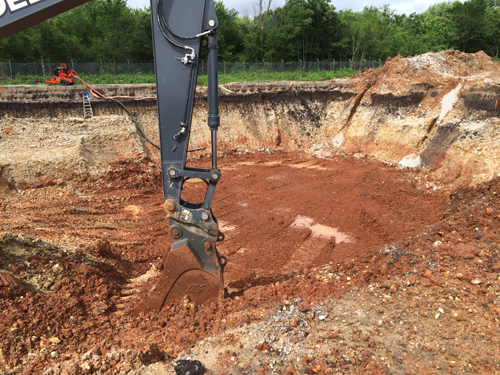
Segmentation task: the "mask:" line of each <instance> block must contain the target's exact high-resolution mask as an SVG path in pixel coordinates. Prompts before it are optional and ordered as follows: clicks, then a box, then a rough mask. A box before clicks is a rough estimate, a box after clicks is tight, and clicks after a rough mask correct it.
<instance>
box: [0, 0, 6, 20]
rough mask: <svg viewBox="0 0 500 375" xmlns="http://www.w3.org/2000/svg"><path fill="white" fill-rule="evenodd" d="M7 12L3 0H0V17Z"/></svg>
mask: <svg viewBox="0 0 500 375" xmlns="http://www.w3.org/2000/svg"><path fill="white" fill-rule="evenodd" d="M6 10H7V4H5V0H0V17H2V16H3V15H4V13H5V11H6Z"/></svg>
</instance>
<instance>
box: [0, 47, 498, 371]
mask: <svg viewBox="0 0 500 375" xmlns="http://www.w3.org/2000/svg"><path fill="white" fill-rule="evenodd" d="M412 59H413V60H412ZM477 60H479V61H480V62H481V64H479V65H480V66H481V67H482V68H481V69H484V67H485V66H487V64H486V63H485V61H486V62H487V63H489V60H486V58H485V57H484V56H483V55H481V54H476V55H466V54H459V55H457V52H455V51H447V52H445V53H441V54H426V55H422V56H420V57H415V58H411V59H402V58H396V59H394V60H393V62H392V63H391V62H389V63H388V64H387V65H386V66H385V67H384V68H381V69H386V70H377V71H373V72H370V71H368V72H365V73H363V74H361V75H360V76H358V77H353V78H351V79H350V80H343V81H342V82H337V83H328V84H325V83H322V84H316V85H315V84H303V86H301V87H294V86H293V84H283V83H281V84H271V85H269V84H267V85H263V86H259V85H254V86H243V87H242V85H238V84H234V85H227V86H225V87H223V88H221V109H222V118H223V119H224V115H225V116H226V118H229V119H230V120H229V122H230V123H226V126H224V123H223V127H222V129H221V147H220V162H219V165H220V169H221V171H222V175H223V177H222V180H221V182H220V183H219V184H218V187H217V192H216V195H215V199H214V206H213V211H214V214H215V215H216V216H217V218H218V220H219V223H220V226H221V230H222V231H223V232H224V233H225V236H226V238H225V240H224V241H223V242H222V243H220V244H219V245H218V250H219V251H220V252H221V253H222V254H223V255H225V256H226V257H227V258H228V265H227V267H226V268H225V273H224V279H225V284H226V288H227V296H226V298H225V299H224V300H221V301H219V302H218V303H216V304H215V303H214V304H211V305H206V306H197V305H194V304H191V303H190V302H189V301H184V302H183V303H179V304H171V305H169V306H167V308H165V309H164V310H163V311H162V312H159V313H158V312H154V313H149V314H146V315H144V314H142V315H140V316H139V317H131V316H130V315H129V314H128V313H127V309H125V310H124V309H122V304H123V303H122V301H121V300H120V291H121V290H122V288H124V287H125V286H126V285H127V283H128V282H129V280H130V279H132V278H135V277H140V276H141V275H144V274H152V271H154V270H155V269H156V268H157V267H156V266H157V265H158V264H159V261H160V259H161V257H163V256H164V255H165V254H166V252H168V250H169V249H170V237H169V235H168V226H167V222H166V220H165V216H166V213H165V212H164V210H163V191H162V182H161V170H160V161H159V153H158V152H157V151H155V150H154V149H153V148H152V147H150V146H148V145H147V144H146V143H145V142H144V140H143V139H141V138H140V136H139V135H138V134H137V132H136V130H135V128H134V125H133V123H132V122H131V121H130V120H129V119H128V118H127V117H126V116H124V115H123V114H117V113H116V109H114V107H112V106H109V107H107V106H106V105H105V104H99V103H95V109H96V110H95V112H96V114H97V116H96V117H94V118H93V119H90V120H82V119H80V118H77V116H76V113H77V112H76V111H80V110H81V108H80V107H81V103H80V107H76V106H74V105H73V104H64V103H70V102H71V101H73V98H72V97H70V95H67V94H65V93H63V95H67V97H66V98H64V97H58V99H57V100H51V99H50V98H49V99H47V97H44V95H45V94H44V95H41V94H40V93H39V92H37V91H36V90H35V91H33V90H32V89H17V90H20V91H19V92H21V91H23V90H24V92H27V96H29V98H30V100H29V103H28V104H26V106H25V107H23V106H21V105H19V103H18V102H16V103H17V104H12V105H10V104H6V103H7V102H8V100H11V101H12V99H13V98H15V95H20V94H16V92H12V93H11V94H9V97H7V96H6V95H7V94H5V93H6V92H7V90H4V92H3V94H2V95H3V96H0V104H1V105H0V108H1V109H2V110H3V111H4V112H3V114H2V116H0V137H1V138H0V147H1V149H2V152H1V154H0V174H1V177H2V178H1V181H0V196H1V200H0V309H1V311H2V314H1V315H0V373H6V374H47V375H49V374H50V375H52V374H53V375H55V374H184V375H187V374H190V375H194V374H210V375H220V374H225V375H229V374H232V375H239V374H260V375H262V374H283V375H284V374H287V375H292V374H448V373H450V374H463V373H477V374H495V373H500V357H499V355H500V351H499V349H498V347H499V344H500V343H499V341H500V340H499V333H500V332H499V330H500V326H499V323H500V299H499V293H500V289H499V288H500V259H499V257H500V254H499V247H498V243H499V237H500V204H499V203H500V199H499V197H498V196H499V195H500V177H499V172H500V169H499V167H498V163H497V161H496V160H497V159H496V158H497V156H498V153H500V150H499V147H498V145H499V143H500V142H499V139H500V136H499V132H498V125H499V121H498V119H499V117H498V114H497V113H496V108H497V107H496V106H494V104H491V103H495V100H497V101H498V99H500V96H499V97H498V99H495V95H498V93H499V92H498V90H497V89H496V88H495V87H496V86H495V85H496V81H494V79H496V78H495V77H497V76H495V74H497V70H495V69H497V66H496V65H494V64H493V65H491V67H490V73H491V74H490V77H493V78H488V79H493V82H489V81H488V79H486V78H484V76H477V77H476V76H474V74H475V71H474V69H475V66H476V65H477V64H476V63H477ZM443 61H444V62H443ZM449 61H459V62H460V63H461V64H465V65H466V66H468V68H467V75H466V76H465V78H464V74H463V72H464V68H463V67H457V66H456V65H453V69H451V71H452V73H450V74H451V75H448V73H447V71H444V70H443V71H439V69H437V68H436V66H435V65H433V64H437V62H439V63H440V64H444V65H446V64H447V62H449ZM405 64H406V66H410V65H411V64H414V66H413V68H412V69H413V70H412V69H409V68H404V66H403V68H401V66H402V65H405ZM425 64H427V65H425ZM496 64H497V65H498V63H496ZM444 65H443V66H444ZM422 66H424V67H422ZM419 69H420V70H419ZM426 69H427V70H426ZM481 69H479V68H478V71H482V70H481ZM428 70H432V71H433V72H434V73H433V74H434V76H432V77H431V78H428V77H427V76H426V74H424V73H425V72H427V71H428ZM435 72H437V73H439V74H437V73H435ZM498 72H500V67H499V68H498ZM417 73H418V74H417ZM396 74H398V75H401V77H403V78H404V79H403V78H401V77H399V78H397V77H395V75H396ZM405 74H406V76H405ZM478 74H480V73H478ZM481 74H482V73H481ZM393 75H394V78H393ZM405 77H406V78H405ZM426 77H427V78H426ZM429 77H430V76H429ZM450 77H451V78H450ZM391 79H392V81H391ZM402 80H407V81H408V82H410V83H408V82H406V81H405V82H403V83H404V85H403V84H401V85H400V86H398V83H397V82H396V81H402ZM431 80H434V81H433V82H430V81H431ZM440 80H441V81H440ZM452 80H455V81H453V82H452V83H450V82H451V81H452ZM424 81H425V82H424ZM439 82H441V83H439ZM485 82H486V83H485ZM424 83H425V84H426V85H428V86H426V87H427V88H426V89H425V90H424V93H422V92H421V91H419V90H421V87H423V85H424ZM391 85H392V86H391ZM440 85H441V86H440ZM447 85H451V86H452V87H451V86H450V87H448V86H447ZM459 85H460V86H459ZM481 85H483V86H484V85H487V86H488V88H484V87H483V86H481ZM387 87H389V88H390V87H392V88H390V90H392V91H391V92H392V94H390V95H393V97H391V96H390V95H389V94H386V93H384V92H383V90H385V89H387ZM404 87H413V89H411V90H410V91H411V93H409V92H408V91H404V90H405V89H404ZM415 87H417V88H415ZM457 87H458V89H457ZM492 87H493V88H492ZM143 89H144V88H141V90H143ZM58 90H60V89H54V91H55V92H59V91H58ZM111 90H118V91H119V90H124V91H127V90H129V89H127V88H118V89H116V88H109V89H108V91H111ZM137 90H139V89H136V92H137ZM238 90H242V91H238ZM369 90H372V92H371V96H369V97H367V92H368V91H369ZM408 90H409V89H408ZM453 90H458V91H455V93H456V96H457V98H456V99H454V98H451V99H450V96H449V95H448V94H449V93H450V92H453ZM459 90H465V91H459ZM471 90H472V91H471ZM199 91H200V92H199V95H200V97H201V98H202V99H199V102H197V107H196V108H195V117H194V119H195V124H194V125H193V132H192V139H193V146H192V147H196V148H197V149H198V151H195V152H192V153H190V160H189V163H190V165H196V166H201V167H203V166H205V167H206V166H209V165H210V157H209V155H207V153H206V152H205V151H204V148H206V147H207V146H208V144H207V143H206V139H205V140H204V135H206V134H207V133H208V132H206V131H205V130H203V128H202V127H201V123H202V120H201V118H202V117H203V115H204V111H205V107H204V105H205V104H204V102H203V95H204V94H203V89H200V90H199ZM0 92H1V91H0ZM471 92H472V93H471ZM116 94H117V95H120V92H116ZM71 95H73V94H71ZM75 95H76V94H75ZM136 95H140V96H142V97H145V96H148V95H149V94H147V93H142V92H141V94H136ZM384 95H385V96H384ZM481 95H482V96H481ZM415 97H417V99H415ZM377 98H378V99H377ZM485 98H486V99H485ZM134 100H135V99H134ZM432 100H435V101H436V104H435V106H434V107H433V106H432V105H431V104H432ZM482 101H484V102H485V103H486V104H484V105H483V107H481V105H482V104H478V103H482ZM14 102H15V100H14ZM450 102H451V104H450ZM44 103H45V104H44ZM57 103H59V104H57ZM56 104H57V105H56ZM129 104H130V105H131V106H135V108H134V111H135V113H136V114H137V116H138V118H140V119H141V124H142V126H143V127H144V129H145V131H146V133H147V134H151V135H152V138H153V140H154V141H158V134H157V130H156V126H157V125H156V123H157V119H156V116H155V114H154V104H155V103H154V102H151V101H147V100H142V101H137V102H130V103H129ZM425 106H426V108H425V109H422V107H425ZM49 107H50V108H52V109H51V111H52V112H51V113H47V112H46V111H47V108H49ZM448 107H449V108H448ZM58 108H62V109H61V110H60V109H58ZM443 108H444V109H443ZM54 111H55V112H54ZM64 111H66V112H64ZM99 112H100V113H99ZM433 113H434V115H432V114H433ZM270 118H271V119H272V121H271V120H268V119H270ZM380 118H382V120H379V119H380ZM457 118H458V119H459V121H458V120H456V119H457ZM226 121H228V120H226ZM266 121H267V122H266ZM242 124H249V125H242ZM373 124H375V125H373ZM244 126H247V127H244ZM362 126H366V127H368V128H366V129H365V130H364V131H363V129H362V128H361V127H362ZM401 132H403V133H401ZM361 134H362V135H361ZM367 134H368V135H367ZM398 142H399V143H398ZM485 150H486V151H485ZM485 154H486V155H485ZM204 186H205V184H204V183H203V182H201V181H200V182H195V181H188V182H187V183H186V188H185V191H184V192H183V194H184V195H183V198H185V199H188V200H190V201H199V200H200V199H201V198H202V194H203V192H204Z"/></svg>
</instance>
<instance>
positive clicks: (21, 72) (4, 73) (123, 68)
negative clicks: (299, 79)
mask: <svg viewBox="0 0 500 375" xmlns="http://www.w3.org/2000/svg"><path fill="white" fill-rule="evenodd" d="M384 63H385V61H381V60H378V61H366V60H361V61H351V60H348V61H336V60H329V61H325V60H323V61H319V60H316V61H304V62H302V61H293V62H285V61H281V62H268V61H261V62H245V61H243V62H225V61H221V62H219V66H218V69H219V74H220V75H223V74H245V73H280V72H293V71H305V72H311V71H333V70H341V69H344V68H351V69H353V70H363V69H364V68H379V67H381V66H382V65H384ZM60 65H61V64H60V63H54V62H43V61H40V62H37V63H13V62H10V61H7V62H0V77H11V78H14V77H18V76H37V77H51V76H53V75H54V71H55V69H56V68H57V67H58V66H60ZM66 66H67V67H68V68H71V69H74V70H75V71H76V72H78V73H79V74H94V75H97V74H113V75H118V74H135V75H141V74H154V64H153V63H152V62H150V63H135V62H128V61H127V62H124V63H105V62H102V61H99V62H95V63H82V62H73V61H69V62H66ZM199 74H200V75H206V74H207V63H206V62H205V61H203V60H201V61H200V70H199Z"/></svg>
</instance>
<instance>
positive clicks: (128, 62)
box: [127, 59, 130, 74]
mask: <svg viewBox="0 0 500 375" xmlns="http://www.w3.org/2000/svg"><path fill="white" fill-rule="evenodd" d="M127 64H128V74H130V61H128V59H127Z"/></svg>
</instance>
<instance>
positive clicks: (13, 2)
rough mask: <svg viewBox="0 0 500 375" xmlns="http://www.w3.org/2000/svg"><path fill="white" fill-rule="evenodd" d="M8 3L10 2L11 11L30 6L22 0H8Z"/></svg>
mask: <svg viewBox="0 0 500 375" xmlns="http://www.w3.org/2000/svg"><path fill="white" fill-rule="evenodd" d="M7 4H9V8H10V11H11V12H14V11H16V10H18V9H21V8H24V7H27V6H28V3H27V2H26V1H24V0H23V1H21V0H7Z"/></svg>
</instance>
